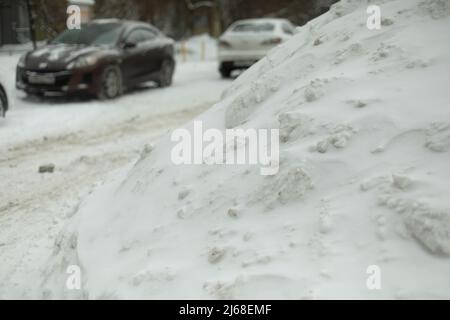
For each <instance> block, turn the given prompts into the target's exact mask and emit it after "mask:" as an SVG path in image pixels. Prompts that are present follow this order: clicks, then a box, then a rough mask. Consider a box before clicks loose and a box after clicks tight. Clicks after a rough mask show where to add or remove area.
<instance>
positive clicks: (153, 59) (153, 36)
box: [142, 28, 164, 76]
mask: <svg viewBox="0 0 450 320" xmlns="http://www.w3.org/2000/svg"><path fill="white" fill-rule="evenodd" d="M142 36H143V38H144V42H143V47H144V48H145V72H146V75H147V76H149V75H151V74H153V73H155V72H157V71H159V69H160V66H161V61H162V58H163V50H164V46H163V45H162V42H161V41H158V36H159V34H158V32H157V31H155V30H152V29H150V28H148V29H143V30H142Z"/></svg>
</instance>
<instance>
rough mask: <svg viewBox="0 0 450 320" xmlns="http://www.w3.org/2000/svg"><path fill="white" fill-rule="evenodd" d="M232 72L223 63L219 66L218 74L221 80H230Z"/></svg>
mask: <svg viewBox="0 0 450 320" xmlns="http://www.w3.org/2000/svg"><path fill="white" fill-rule="evenodd" d="M232 71H233V69H231V68H230V67H228V66H227V65H225V64H224V63H222V64H221V65H220V74H221V75H222V78H224V79H229V78H231V72H232Z"/></svg>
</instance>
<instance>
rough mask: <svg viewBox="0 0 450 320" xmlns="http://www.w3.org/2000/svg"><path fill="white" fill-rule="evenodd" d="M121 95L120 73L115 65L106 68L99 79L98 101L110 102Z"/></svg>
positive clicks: (121, 82) (121, 80)
mask: <svg viewBox="0 0 450 320" xmlns="http://www.w3.org/2000/svg"><path fill="white" fill-rule="evenodd" d="M122 93H123V78H122V71H121V70H120V67H119V66H117V65H111V66H107V67H106V68H105V69H104V70H103V72H102V75H101V77H100V84H99V89H98V92H97V98H98V99H100V100H112V99H115V98H117V97H119V96H121V95H122Z"/></svg>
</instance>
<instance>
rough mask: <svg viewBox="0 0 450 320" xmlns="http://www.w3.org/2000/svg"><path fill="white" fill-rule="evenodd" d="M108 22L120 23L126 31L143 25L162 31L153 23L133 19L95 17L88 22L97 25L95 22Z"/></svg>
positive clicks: (143, 26)
mask: <svg viewBox="0 0 450 320" xmlns="http://www.w3.org/2000/svg"><path fill="white" fill-rule="evenodd" d="M108 23H116V24H120V25H122V27H123V28H124V29H125V31H128V30H130V29H134V28H136V27H142V28H148V29H152V30H154V31H156V32H158V33H160V31H159V30H158V29H157V28H156V27H155V26H153V25H151V24H149V23H146V22H141V21H133V20H120V19H115V18H112V19H95V20H92V21H90V22H89V23H88V25H89V24H91V25H95V24H108Z"/></svg>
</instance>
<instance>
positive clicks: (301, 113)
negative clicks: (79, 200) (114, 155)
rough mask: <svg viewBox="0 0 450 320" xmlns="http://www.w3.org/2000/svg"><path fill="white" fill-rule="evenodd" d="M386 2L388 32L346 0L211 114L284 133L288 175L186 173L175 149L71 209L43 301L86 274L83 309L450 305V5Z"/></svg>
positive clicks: (148, 156)
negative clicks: (145, 302) (374, 281)
mask: <svg viewBox="0 0 450 320" xmlns="http://www.w3.org/2000/svg"><path fill="white" fill-rule="evenodd" d="M370 3H373V2H372V1H371V2H370ZM377 4H379V5H381V8H382V14H383V27H382V29H381V30H379V31H369V30H368V29H367V28H366V19H367V14H366V8H367V6H368V2H367V1H355V0H354V1H350V0H343V1H341V2H340V3H338V4H336V5H334V6H333V7H332V9H331V10H330V12H328V13H326V14H325V15H323V16H321V17H319V18H318V19H316V20H314V21H312V22H310V23H309V24H307V25H306V26H305V27H303V28H302V30H301V32H300V33H299V34H298V35H297V36H296V37H295V38H294V39H293V40H292V41H290V42H289V43H287V44H285V45H283V46H281V47H279V48H277V49H275V50H273V51H272V52H270V53H269V55H268V57H267V58H265V59H263V60H262V61H260V62H259V63H258V64H257V65H255V66H254V67H252V68H251V69H250V70H249V71H248V72H246V73H244V74H243V75H242V76H241V77H240V78H239V79H237V80H236V81H235V82H234V83H233V84H232V85H231V87H230V88H229V89H228V90H227V91H226V93H225V94H224V96H223V100H222V101H221V102H220V103H219V104H217V105H216V106H215V107H214V108H212V109H211V110H210V111H209V112H207V113H206V114H204V115H202V116H201V117H200V120H203V121H204V126H206V127H211V128H212V127H214V128H220V129H222V130H224V129H225V128H232V127H236V126H239V127H243V128H280V129H281V139H282V144H281V162H280V172H279V174H277V175H275V176H273V177H262V176H260V175H259V168H258V167H253V166H252V167H250V166H248V167H247V166H190V167H187V166H174V165H172V164H171V161H170V151H171V148H172V147H173V143H171V142H170V136H167V137H165V138H163V139H162V140H161V141H160V143H159V144H158V145H157V146H156V147H155V148H154V149H153V150H152V151H151V152H150V150H147V152H146V153H143V156H142V159H141V160H140V161H139V162H138V163H137V164H136V165H135V166H134V167H133V168H132V169H130V170H129V172H126V171H124V173H123V175H122V176H117V177H116V178H115V179H113V181H109V183H108V184H107V185H106V186H105V187H104V188H103V189H102V190H101V191H98V192H97V193H95V194H93V195H92V196H91V197H90V199H87V201H86V202H85V204H84V205H82V206H81V208H80V210H79V211H78V212H76V213H75V214H74V216H73V218H72V222H71V223H70V224H69V225H68V226H67V229H66V231H65V232H64V233H63V234H62V235H61V238H60V239H59V240H58V242H57V244H56V247H55V254H54V257H52V259H51V261H50V265H49V270H48V272H47V277H48V278H47V281H46V282H45V287H46V290H47V291H46V297H50V298H51V297H61V296H68V297H76V296H77V295H76V294H75V295H74V293H71V292H67V291H66V290H65V289H64V285H65V280H64V279H65V276H66V274H65V268H66V267H67V265H68V264H79V265H80V266H81V267H82V270H83V273H82V275H83V292H82V294H83V295H82V296H83V297H86V298H156V299H159V298H182V299H184V298H256V299H258V298H287V299H300V298H374V299H377V298H450V282H449V281H448V279H449V278H450V198H449V197H448V190H449V189H450V182H449V181H450V108H449V101H450V92H449V90H448V84H449V83H450V72H449V71H450V42H449V41H448V30H450V29H449V27H450V5H449V2H448V1H445V0H396V1H377ZM192 127H193V124H192V123H191V124H187V125H186V128H189V129H192ZM371 265H377V266H379V267H380V269H381V271H382V273H381V276H382V278H381V281H382V290H375V291H370V290H368V288H367V287H366V280H367V278H368V274H367V273H366V270H367V268H368V267H369V266H371Z"/></svg>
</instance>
